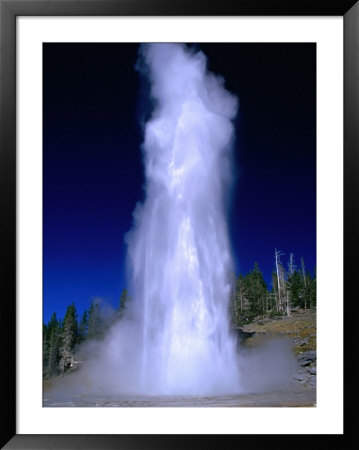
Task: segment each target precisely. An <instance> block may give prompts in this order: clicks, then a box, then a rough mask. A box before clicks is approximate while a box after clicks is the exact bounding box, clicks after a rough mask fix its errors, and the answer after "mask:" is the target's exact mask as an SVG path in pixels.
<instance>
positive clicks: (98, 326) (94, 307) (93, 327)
mask: <svg viewBox="0 0 359 450" xmlns="http://www.w3.org/2000/svg"><path fill="white" fill-rule="evenodd" d="M103 331H104V322H103V319H102V315H101V308H100V304H99V302H98V301H97V300H94V301H93V302H92V303H91V306H90V309H89V317H88V331H87V338H88V339H97V338H100V337H101V336H102V334H103Z"/></svg>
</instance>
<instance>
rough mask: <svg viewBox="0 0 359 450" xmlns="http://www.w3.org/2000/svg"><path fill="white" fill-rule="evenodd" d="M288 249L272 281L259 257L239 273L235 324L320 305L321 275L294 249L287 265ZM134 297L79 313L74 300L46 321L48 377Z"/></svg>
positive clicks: (64, 368)
mask: <svg viewBox="0 0 359 450" xmlns="http://www.w3.org/2000/svg"><path fill="white" fill-rule="evenodd" d="M282 255H283V254H282V253H281V252H279V251H277V250H276V251H275V255H274V260H275V264H274V267H275V270H273V273H272V282H271V286H270V287H268V286H267V284H266V282H265V280H264V277H263V274H262V272H261V270H260V269H259V266H258V264H257V263H255V264H254V268H253V270H252V271H251V272H249V273H248V274H246V275H242V274H240V275H238V276H237V277H236V278H235V281H234V283H233V289H232V296H231V302H230V316H231V322H232V325H233V326H234V327H237V326H239V325H241V324H244V323H248V322H250V321H251V320H253V319H254V318H255V317H258V316H267V315H269V316H275V315H285V314H286V315H290V314H291V311H292V310H293V309H296V308H303V309H308V308H315V307H316V275H315V273H314V274H313V276H312V275H311V274H310V273H309V271H307V270H306V268H305V264H304V260H303V258H302V259H301V265H300V268H299V269H298V268H297V267H296V265H295V263H294V255H293V254H292V253H291V254H290V256H289V261H288V264H287V269H285V267H284V264H282V262H281V256H282ZM128 301H129V296H128V293H127V290H126V289H124V290H123V291H122V294H121V298H120V302H119V307H118V309H116V310H115V311H113V310H111V312H110V313H109V314H106V313H104V311H103V309H102V308H101V304H100V303H99V302H98V301H93V302H92V303H91V306H90V308H89V309H88V310H85V311H84V313H83V315H82V317H81V319H78V316H77V312H76V307H75V305H74V303H72V304H71V305H70V306H68V307H67V310H66V314H65V317H64V319H63V320H60V319H58V318H57V316H56V313H53V315H52V316H51V318H50V320H49V322H48V323H47V324H44V325H43V376H44V378H45V379H47V378H51V377H53V376H56V375H59V374H63V373H64V372H66V371H67V370H69V369H71V368H72V367H74V365H76V364H77V363H78V361H77V360H76V351H77V349H78V346H79V345H80V344H82V343H83V342H85V341H88V340H91V339H100V338H101V337H102V336H103V335H104V334H105V332H106V330H107V329H108V327H109V326H110V325H111V324H112V323H113V322H114V321H115V320H117V319H118V318H120V317H121V316H122V315H123V313H124V311H125V308H126V304H127V303H128Z"/></svg>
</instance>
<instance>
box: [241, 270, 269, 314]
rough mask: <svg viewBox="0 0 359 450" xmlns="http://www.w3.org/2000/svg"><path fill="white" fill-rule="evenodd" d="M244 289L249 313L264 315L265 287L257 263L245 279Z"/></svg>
mask: <svg viewBox="0 0 359 450" xmlns="http://www.w3.org/2000/svg"><path fill="white" fill-rule="evenodd" d="M245 287H246V293H247V296H248V302H249V306H250V311H251V313H252V314H254V315H260V314H262V315H264V314H266V298H267V285H266V282H265V281H264V278H263V274H262V272H261V271H260V269H259V266H258V263H254V268H253V270H252V271H251V272H250V273H249V274H248V275H247V276H246V277H245Z"/></svg>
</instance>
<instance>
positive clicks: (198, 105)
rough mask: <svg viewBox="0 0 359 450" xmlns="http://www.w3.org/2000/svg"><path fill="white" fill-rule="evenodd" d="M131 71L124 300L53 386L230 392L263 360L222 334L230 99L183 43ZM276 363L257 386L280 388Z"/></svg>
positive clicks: (150, 50) (227, 272)
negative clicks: (143, 104) (143, 85)
mask: <svg viewBox="0 0 359 450" xmlns="http://www.w3.org/2000/svg"><path fill="white" fill-rule="evenodd" d="M137 67H138V70H140V71H141V72H142V73H143V74H144V76H147V77H148V78H149V81H150V83H151V97H152V100H153V104H154V109H153V112H152V115H151V117H150V119H149V121H148V122H147V123H146V125H145V130H144V143H143V148H142V150H143V159H144V167H145V180H146V182H145V189H146V197H145V200H144V202H143V203H142V204H138V205H137V207H136V209H135V211H134V225H133V228H132V230H130V232H129V233H128V234H127V236H126V241H127V244H128V271H129V279H130V290H131V292H132V297H133V300H132V302H131V305H130V306H129V308H128V310H127V311H126V314H125V317H123V318H122V319H121V320H120V321H118V322H117V323H116V324H115V325H114V326H113V327H112V328H111V329H110V330H109V332H108V333H107V335H106V337H105V339H104V340H102V341H101V342H92V343H91V342H90V343H88V344H87V346H86V347H85V348H84V349H83V352H84V354H85V355H86V358H85V359H86V362H85V363H84V364H83V365H82V366H81V367H80V369H79V370H77V371H76V372H74V373H73V374H70V375H69V376H68V381H67V382H65V378H66V376H65V377H64V381H63V386H62V387H63V388H64V389H63V390H62V389H61V388H60V384H61V383H60V384H59V385H58V388H59V389H60V391H61V392H62V395H66V390H67V389H70V390H72V388H73V389H75V390H76V392H77V393H78V394H80V393H81V392H82V393H83V394H89V393H93V394H100V393H103V394H105V395H115V396H116V395H135V396H136V395H140V396H141V395H142V396H143V395H153V396H158V395H163V396H171V395H179V396H181V395H197V396H206V395H210V396H215V395H226V394H236V393H237V394H238V393H240V392H243V390H245V389H249V390H250V389H251V380H253V379H255V378H256V373H257V374H258V373H259V374H260V379H263V370H264V371H266V368H265V367H263V366H261V361H263V358H262V359H261V358H260V357H259V359H258V358H254V359H253V358H252V362H251V361H250V360H248V359H247V360H246V359H241V358H240V357H239V355H238V350H237V342H236V338H235V336H234V335H233V334H232V331H231V329H230V318H229V299H230V289H231V288H230V286H231V276H232V274H233V272H234V267H233V263H232V257H231V249H230V245H229V236H228V226H227V222H226V211H227V207H228V202H229V198H230V189H231V186H232V182H233V176H232V167H233V164H232V144H233V140H234V131H235V130H234V126H233V123H232V121H233V119H234V118H235V116H236V114H237V108H238V99H237V98H236V97H235V96H234V95H232V94H231V93H229V92H228V91H227V90H226V89H225V87H224V80H223V78H221V77H219V76H216V75H214V74H212V73H209V72H208V70H207V62H206V57H205V55H204V54H203V53H202V52H195V51H193V50H191V49H189V48H187V47H186V46H185V45H180V44H146V45H142V46H141V47H140V54H139V63H138V66H137ZM288 353H289V350H288ZM288 353H286V354H287V355H288ZM279 354H281V355H283V352H281V351H280V352H279V350H278V348H275V347H273V348H272V351H267V352H266V355H267V356H266V361H267V362H266V364H264V365H267V366H268V367H270V366H271V364H270V361H269V359H271V357H272V361H274V362H275V366H276V367H277V369H278V370H277V371H276V373H275V374H273V376H269V373H268V371H266V372H267V375H268V376H267V377H266V383H264V384H266V387H267V388H269V387H270V380H271V379H273V380H276V381H278V373H281V375H282V377H283V376H284V377H286V378H287V379H288V373H287V371H286V370H283V368H284V367H286V364H280V361H279V362H278V355H279ZM270 355H271V356H270ZM268 358H269V359H268ZM276 358H277V361H276ZM282 362H283V361H282ZM241 365H242V369H241ZM251 367H253V369H255V373H253V371H252V370H251ZM271 367H273V366H271ZM243 376H245V379H244V380H242V378H243ZM70 380H71V382H70ZM279 381H281V380H279ZM268 382H269V385H268ZM260 384H261V383H259V386H258V383H257V389H259V390H260ZM60 391H59V393H60Z"/></svg>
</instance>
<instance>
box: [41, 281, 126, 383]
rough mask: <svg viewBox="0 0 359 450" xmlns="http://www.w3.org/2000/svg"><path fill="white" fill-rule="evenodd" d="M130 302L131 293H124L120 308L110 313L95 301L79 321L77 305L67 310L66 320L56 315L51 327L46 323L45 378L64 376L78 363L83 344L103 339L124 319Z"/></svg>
mask: <svg viewBox="0 0 359 450" xmlns="http://www.w3.org/2000/svg"><path fill="white" fill-rule="evenodd" d="M128 300H129V296H128V293H127V290H126V289H124V290H123V291H122V294H121V298H120V302H119V307H118V309H116V310H115V311H113V310H112V311H111V313H110V314H108V313H106V311H104V310H103V309H102V307H101V303H100V302H99V301H96V300H94V301H93V302H92V303H91V305H90V308H89V309H88V310H85V311H84V313H83V315H82V317H81V319H78V315H77V311H76V307H75V304H74V303H72V304H71V305H69V306H68V307H67V309H66V313H65V317H64V319H63V320H61V319H58V318H57V316H56V313H55V312H54V313H53V314H52V316H51V318H50V320H49V322H48V323H47V324H45V323H44V324H43V353H42V355H43V361H42V363H43V364H42V367H43V377H44V379H47V378H51V377H53V376H56V375H60V374H62V373H64V372H66V371H67V370H69V369H70V368H72V367H74V365H76V364H77V361H76V358H75V355H76V350H77V348H78V346H79V345H80V344H82V343H83V342H85V341H87V340H90V339H100V338H101V337H102V336H103V335H104V334H105V332H106V330H107V329H108V328H109V326H110V325H111V324H112V323H113V322H114V321H115V320H117V319H118V318H120V317H121V316H122V315H123V313H124V311H125V308H126V304H127V302H128Z"/></svg>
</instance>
